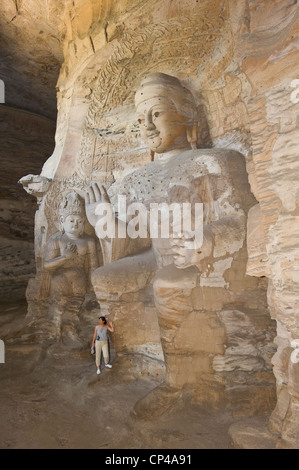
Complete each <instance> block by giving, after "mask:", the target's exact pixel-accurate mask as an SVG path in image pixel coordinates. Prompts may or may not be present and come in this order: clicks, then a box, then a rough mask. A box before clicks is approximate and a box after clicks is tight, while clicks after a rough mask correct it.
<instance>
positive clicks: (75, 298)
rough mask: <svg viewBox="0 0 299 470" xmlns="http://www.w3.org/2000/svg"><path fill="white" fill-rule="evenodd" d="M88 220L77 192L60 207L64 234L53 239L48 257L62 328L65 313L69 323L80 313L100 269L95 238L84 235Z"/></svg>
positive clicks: (52, 292) (47, 262)
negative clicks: (95, 272)
mask: <svg viewBox="0 0 299 470" xmlns="http://www.w3.org/2000/svg"><path fill="white" fill-rule="evenodd" d="M85 220H86V219H85V209H84V201H83V200H82V199H81V198H80V196H79V195H78V194H77V193H76V192H75V191H73V192H70V193H69V194H67V195H66V196H65V197H64V198H63V200H62V202H61V204H60V208H59V223H60V231H58V232H56V233H54V234H53V235H52V236H51V237H50V238H49V240H48V242H47V246H46V252H45V258H44V269H45V270H46V271H47V272H48V273H49V274H50V298H51V300H52V301H54V303H55V304H56V306H55V307H54V317H55V319H56V323H57V327H58V328H59V326H60V324H61V316H62V313H63V312H64V314H63V316H64V320H65V321H66V320H67V318H66V317H67V314H68V313H69V314H70V312H71V311H72V313H75V314H78V312H79V310H80V306H81V304H82V302H83V300H84V296H85V294H86V293H87V291H88V285H89V284H90V275H91V272H92V270H94V269H95V268H97V267H98V266H99V261H98V254H97V248H96V242H95V239H94V238H93V237H91V236H89V235H87V234H86V233H84V224H85ZM59 307H60V308H59ZM65 321H64V323H65Z"/></svg>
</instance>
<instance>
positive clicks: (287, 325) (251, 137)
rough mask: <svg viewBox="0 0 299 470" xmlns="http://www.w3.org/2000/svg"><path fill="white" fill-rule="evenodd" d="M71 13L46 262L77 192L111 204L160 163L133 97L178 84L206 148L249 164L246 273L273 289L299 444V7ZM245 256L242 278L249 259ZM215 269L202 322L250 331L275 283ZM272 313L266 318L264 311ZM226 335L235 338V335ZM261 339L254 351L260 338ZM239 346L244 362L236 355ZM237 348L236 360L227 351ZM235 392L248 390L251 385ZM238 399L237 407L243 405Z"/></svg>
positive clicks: (106, 6) (280, 410)
mask: <svg viewBox="0 0 299 470" xmlns="http://www.w3.org/2000/svg"><path fill="white" fill-rule="evenodd" d="M68 8H69V10H68V11H67V12H66V14H65V15H63V26H62V30H63V34H64V40H63V51H64V57H65V61H64V65H63V67H62V70H61V74H60V79H59V84H58V86H59V91H58V107H59V115H58V126H57V133H56V150H55V152H54V154H53V156H52V157H51V159H50V160H49V161H48V162H47V164H46V165H45V166H44V169H43V172H42V175H43V176H45V177H47V178H50V179H53V184H52V185H51V186H50V188H49V190H48V192H47V194H46V197H45V198H44V199H43V202H42V203H41V208H40V210H39V212H38V213H37V216H36V242H35V244H36V245H35V249H36V253H37V261H38V262H39V260H40V259H41V258H42V256H43V249H44V243H45V242H46V240H47V239H48V238H49V237H50V236H51V235H52V234H53V233H54V231H55V230H57V229H55V223H56V222H57V205H58V199H59V197H60V195H61V194H62V193H63V194H65V193H66V192H67V191H69V190H73V189H76V190H78V191H81V194H83V193H84V192H85V190H86V188H87V186H88V184H89V183H90V182H91V181H101V182H102V183H103V184H104V185H105V186H106V187H107V189H108V193H109V195H110V197H111V199H112V200H113V201H115V199H116V196H117V194H118V192H119V188H120V184H121V181H122V180H123V178H124V177H126V175H129V177H130V173H131V172H132V170H133V169H136V168H137V167H142V166H144V165H145V164H147V163H149V162H150V161H151V159H152V158H153V155H151V154H150V152H148V151H147V149H146V148H145V145H144V143H143V141H142V139H141V136H140V134H139V130H138V125H137V124H136V121H135V115H134V107H133V95H134V93H135V90H136V89H137V87H138V85H139V82H140V79H141V76H143V75H144V74H145V73H148V72H161V71H162V72H165V73H169V74H173V75H176V76H178V77H179V78H180V79H181V80H182V82H183V83H184V84H185V85H187V87H188V88H190V89H191V91H192V92H193V93H194V95H195V97H196V98H195V104H196V106H197V108H198V110H199V112H200V115H201V122H200V125H199V131H200V132H199V133H198V145H199V146H201V147H207V146H211V145H212V144H214V145H215V146H217V147H227V148H230V149H236V150H239V151H241V153H242V154H244V155H245V157H246V166H247V171H248V174H249V182H250V187H251V191H252V193H253V194H254V196H255V198H256V200H257V202H258V204H259V221H260V222H259V223H257V219H255V218H253V219H254V220H253V222H252V223H251V224H249V233H250V235H252V237H251V236H250V237H249V239H248V244H249V245H250V246H249V253H250V254H251V255H252V257H251V256H250V258H249V259H250V260H251V261H252V264H251V265H250V264H248V266H247V269H248V274H254V275H255V276H264V275H266V276H267V278H268V279H269V287H268V304H269V307H270V312H271V316H272V318H273V319H275V320H276V321H277V323H278V331H277V343H278V352H277V353H276V356H275V358H274V359H273V361H274V372H275V377H276V380H277V395H278V397H277V398H278V401H277V408H276V410H275V412H274V414H273V419H272V423H275V424H273V425H274V426H275V429H276V430H277V432H279V433H281V434H282V436H283V438H284V440H285V442H286V443H289V445H290V446H291V445H296V443H297V444H298V434H297V432H298V427H297V428H296V424H295V423H296V416H297V407H298V403H297V385H296V384H297V367H298V364H293V363H292V362H291V361H290V356H291V352H292V347H291V344H292V341H293V340H295V339H298V334H299V333H298V331H299V330H298V321H297V317H298V315H297V314H298V305H297V303H298V276H297V270H298V266H297V265H298V259H297V258H298V256H297V251H298V243H297V233H298V223H297V222H298V220H297V219H298V208H297V204H298V193H297V177H296V173H297V170H298V159H297V157H296V148H295V142H296V141H297V140H298V130H297V129H298V126H297V114H298V109H297V107H298V106H299V105H298V103H297V102H296V100H295V101H294V100H292V99H291V96H295V95H294V94H293V95H292V93H293V92H294V91H295V88H294V87H293V85H292V83H293V80H294V79H296V78H298V77H299V70H298V63H299V62H298V44H297V41H298V7H297V4H296V3H294V2H292V1H291V0H283V1H282V2H273V3H271V4H270V3H269V2H263V1H262V0H257V1H254V2H253V1H237V2H235V1H226V2H220V1H219V2H216V4H214V5H213V8H211V4H210V2H204V1H203V2H191V1H188V0H186V1H184V2H181V1H172V2H166V3H165V2H155V3H153V2H143V4H142V7H141V6H140V3H139V2H123V3H122V4H120V3H119V2H118V3H116V2H112V3H111V2H108V1H104V2H102V3H101V5H99V4H98V2H93V1H91V0H86V1H84V2H80V3H76V2H75V3H74V4H72V5H71V4H69V5H68ZM265 17H267V22H266V24H265ZM178 32H179V34H178ZM70 168H71V172H70ZM33 174H34V173H33ZM255 225H256V226H255ZM42 227H44V232H43V233H42V230H41V229H42ZM254 234H255V235H256V234H258V236H257V238H256V237H255V235H254ZM261 234H263V237H264V240H261ZM239 241H240V240H239ZM239 241H237V242H236V243H238V242H239ZM251 241H252V242H253V245H251ZM263 241H264V243H263ZM235 246H237V244H236V245H235ZM218 253H221V248H220V249H219V251H218ZM261 253H262V254H263V256H262V258H260V254H261ZM264 254H266V256H265V257H264ZM243 255H244V258H243V261H242V263H243V266H244V270H242V276H243V274H244V273H245V265H246V260H247V254H246V250H244V251H243ZM261 259H263V261H262V262H261ZM264 260H266V261H264ZM219 261H220V264H218V265H217V276H213V275H212V276H211V275H208V276H207V277H206V279H205V280H203V282H202V285H201V286H200V287H198V286H196V287H194V288H193V290H192V293H191V298H192V302H194V305H196V309H198V310H200V309H199V308H198V306H199V305H205V306H207V308H209V309H211V310H212V312H213V313H214V312H215V313H214V318H215V315H217V312H218V313H219V312H231V311H233V312H240V311H241V312H242V313H243V314H244V315H245V317H243V318H244V319H245V321H247V319H248V317H249V316H250V312H248V311H244V312H243V311H242V308H241V307H240V305H241V306H243V305H244V299H245V304H248V305H251V306H252V305H255V306H254V307H253V309H254V310H255V309H257V310H258V308H259V307H258V305H257V304H258V302H256V297H258V298H263V299H264V292H265V290H264V289H265V282H264V280H263V278H262V277H261V279H260V280H259V281H257V280H256V279H254V278H253V277H251V278H250V277H249V276H248V277H246V276H245V277H244V279H243V280H240V276H239V270H238V265H237V264H236V263H235V262H234V261H233V260H232V261H231V262H230V260H228V259H226V260H219ZM229 263H230V264H229ZM260 263H263V264H262V266H261V264H260ZM151 272H152V271H151ZM243 282H245V284H246V289H245V290H243V289H242V283H243ZM227 285H229V286H230V289H231V290H232V291H233V293H234V294H233V300H232V299H231V296H230V295H229V293H228V292H227V290H226V287H227ZM168 288H169V286H168ZM213 289H214V290H213ZM255 289H257V292H259V294H258V296H256V295H255ZM131 291H134V289H131ZM214 292H215V294H216V296H217V299H216V300H215V295H214ZM222 292H223V301H222V300H221V301H220V300H219V298H218V297H219V296H221V295H222V294H221V293H222ZM249 292H250V293H249ZM205 293H207V296H205ZM143 294H144V297H143V298H140V297H139V298H138V293H137V292H136V290H135V291H134V292H132V294H131V295H132V296H134V302H135V301H136V302H140V301H142V302H144V301H145V299H149V295H148V292H143ZM250 294H252V295H250ZM123 295H126V294H125V293H124V294H123ZM129 295H130V294H129ZM253 297H255V298H253ZM123 301H125V299H123ZM238 302H239V304H240V305H239V306H236V305H233V306H234V308H231V305H230V304H231V303H238ZM188 303H189V304H190V301H188ZM124 305H126V304H125V303H124ZM227 305H229V307H230V308H227ZM262 305H263V309H266V305H265V304H264V300H263V301H262ZM127 306H128V307H129V308H130V307H131V306H130V305H127ZM224 306H225V308H223V307H224ZM189 307H190V306H189ZM189 307H188V308H189ZM236 307H237V308H236ZM151 308H152V305H151ZM212 312H211V313H212ZM127 313H128V314H129V310H128V311H127ZM225 317H226V314H223V315H222V318H223V319H225ZM226 320H229V316H227V317H226ZM226 326H227V327H228V329H229V330H230V323H229V322H228V323H227V325H226ZM261 328H262V331H263V332H264V333H263V335H264V334H266V335H267V334H268V333H266V331H267V332H269V331H271V327H270V326H269V329H268V327H267V326H266V324H265V325H262V326H261ZM253 331H254V333H253V342H255V339H256V331H257V330H256V325H254V327H253ZM220 336H221V335H220ZM254 338H255V339H254ZM264 340H265V342H264V343H263V348H262V350H263V354H264V355H265V357H267V359H266V363H267V365H266V370H268V369H269V366H268V362H267V361H268V358H269V356H270V355H271V354H272V352H271V351H270V350H271V347H270V350H268V351H267V347H266V344H267V343H268V345H269V344H270V341H269V339H266V338H265V336H264V339H263V341H264ZM268 341H269V342H268ZM232 346H233V347H236V348H237V352H238V348H239V347H240V345H239V343H238V342H237V344H234V345H232ZM228 349H229V351H230V352H232V351H233V350H232V347H231V346H229V348H228ZM244 350H248V345H245V348H244ZM248 351H250V353H251V355H252V358H251V359H250V361H247V360H246V361H244V367H245V368H247V367H253V368H256V367H257V366H258V363H259V361H257V356H256V355H255V354H253V350H252V349H250V348H249V350H248ZM224 357H225V354H224ZM259 359H260V358H259ZM234 360H235V358H234V357H232V358H230V359H229V360H227V357H225V359H222V360H221V361H220V360H219V363H218V364H217V365H216V366H217V367H218V368H219V367H220V364H221V365H222V367H224V368H225V367H226V368H227V367H228V368H230V367H233V365H234ZM229 364H230V365H229ZM245 364H246V366H245ZM279 364H280V365H279ZM281 364H284V366H285V368H284V367H282V365H281ZM202 367H207V363H206V362H205V364H203V365H202ZM286 369H287V371H286ZM244 372H245V371H244ZM227 373H230V372H229V371H228V370H227ZM239 379H240V383H243V384H244V383H245V382H246V379H245V378H244V377H243V376H241V375H240V377H239ZM263 380H264V379H263ZM265 380H266V381H268V380H269V376H267V378H266V379H265ZM244 381H245V382H244ZM270 382H271V380H270ZM270 382H269V383H270ZM245 388H246V387H244V389H245ZM217 393H218V392H217ZM217 393H216V395H217ZM203 395H204V392H203ZM217 396H218V395H217ZM217 400H218V398H216V402H217ZM233 400H238V394H235V395H234V398H233ZM265 403H267V398H266V399H265ZM297 422H298V420H297ZM285 445H288V444H285Z"/></svg>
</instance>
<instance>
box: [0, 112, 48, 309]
mask: <svg viewBox="0 0 299 470" xmlns="http://www.w3.org/2000/svg"><path fill="white" fill-rule="evenodd" d="M0 128H1V132H0V140H1V146H0V166H1V170H0V172H1V190H0V250H1V251H0V253H1V255H0V257H1V272H0V284H1V301H3V302H6V301H16V300H21V299H24V298H25V290H26V287H27V284H28V279H29V278H30V277H32V276H34V274H35V256H34V214H35V211H36V210H37V204H36V199H35V198H33V197H29V196H28V197H24V190H23V188H22V186H21V185H20V184H18V180H19V179H20V178H21V177H22V176H23V175H24V168H26V170H27V171H29V172H31V173H33V174H36V173H39V172H40V171H41V166H42V165H41V161H45V160H46V159H47V158H48V157H49V155H51V152H52V151H53V147H54V133H55V123H54V122H53V121H50V120H48V119H46V118H44V117H42V116H39V115H36V114H33V113H29V112H25V111H22V110H20V109H16V108H10V107H8V106H4V105H3V106H0Z"/></svg>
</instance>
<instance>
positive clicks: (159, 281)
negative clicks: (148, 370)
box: [86, 73, 256, 416]
mask: <svg viewBox="0 0 299 470" xmlns="http://www.w3.org/2000/svg"><path fill="white" fill-rule="evenodd" d="M135 105H136V112H137V116H138V122H139V124H140V131H141V136H142V138H143V140H144V142H145V143H146V145H147V146H148V147H149V148H150V150H151V152H152V153H153V154H155V159H154V161H152V162H151V163H149V164H148V165H146V166H145V167H142V168H140V169H137V170H135V171H133V172H132V173H130V174H129V175H127V176H126V177H125V178H124V180H123V181H122V183H121V188H120V191H119V194H121V195H125V196H126V198H127V203H129V204H130V203H133V202H136V201H138V202H142V203H143V204H144V206H145V207H146V208H147V209H148V210H150V207H151V204H152V203H167V204H171V203H175V202H178V203H183V202H189V203H191V205H192V204H194V203H202V204H203V243H202V245H201V246H200V247H197V248H194V246H192V247H191V248H190V244H188V240H186V239H183V238H181V239H180V238H178V239H176V240H174V239H171V238H169V239H167V238H161V237H159V236H158V237H156V238H151V239H149V238H146V239H139V240H138V243H137V241H136V239H132V238H130V237H129V236H127V237H126V238H122V239H119V238H117V237H115V238H110V239H109V238H107V237H106V238H105V239H104V238H101V235H100V231H99V226H100V225H101V217H102V216H101V215H98V212H97V211H96V208H97V206H98V204H99V202H107V201H109V194H107V193H106V191H105V188H103V187H102V186H101V185H100V184H96V183H94V184H92V185H91V186H90V187H89V189H88V192H87V196H86V212H87V216H88V219H89V221H90V223H91V224H92V225H93V226H94V227H95V231H96V233H97V234H98V236H99V239H100V243H101V246H102V250H103V253H104V263H105V265H104V266H103V267H100V268H98V269H96V270H95V271H94V272H93V274H92V282H93V286H94V289H95V293H96V295H97V299H98V300H99V301H100V302H101V304H102V305H104V304H106V305H107V308H108V309H110V310H111V311H112V310H113V307H112V304H113V302H120V303H121V302H122V299H124V302H126V301H128V299H127V297H125V295H126V294H128V293H132V294H133V293H136V292H137V291H139V290H140V289H142V288H144V287H145V286H149V285H150V286H152V287H153V296H154V301H155V306H156V309H157V313H158V323H159V327H160V334H161V344H162V349H163V353H164V359H165V364H166V378H165V386H166V389H167V390H168V392H169V390H170V389H172V390H173V394H172V393H170V392H169V393H170V395H169V393H168V392H167V393H166V392H165V390H166V389H165V388H164V393H163V396H164V399H163V400H164V401H165V403H164V405H165V406H168V405H167V403H168V402H172V399H173V398H175V397H177V396H178V395H177V391H178V390H181V389H183V388H186V387H192V388H193V389H195V390H196V391H195V395H196V398H198V400H199V401H207V402H209V403H213V404H216V403H218V402H221V401H223V400H225V399H227V397H226V398H225V389H226V378H227V377H228V376H227V374H226V373H227V371H228V370H229V369H228V368H227V369H225V366H223V374H222V375H221V370H219V368H220V366H218V369H217V371H216V370H215V368H214V365H213V364H214V359H215V357H218V356H219V357H221V358H222V357H224V356H225V354H226V349H225V347H226V346H227V342H228V334H227V331H226V325H225V322H226V318H228V316H227V315H226V314H225V313H223V314H221V312H224V311H225V309H224V306H225V305H230V307H227V308H228V310H229V311H231V310H233V309H234V308H237V306H239V308H240V305H242V304H244V303H246V300H244V301H242V296H243V294H244V292H245V291H246V290H248V289H249V290H250V289H251V290H254V289H255V288H256V284H255V280H253V281H248V278H246V276H245V269H246V260H247V254H246V218H247V212H248V210H249V208H250V207H251V206H252V205H253V204H254V202H255V200H254V197H253V196H252V194H251V192H250V189H249V185H248V181H247V174H246V169H245V162H244V158H243V156H242V155H241V154H239V153H238V152H236V151H233V150H228V149H214V148H213V149H197V148H196V140H197V131H196V130H197V110H196V106H195V100H194V97H193V96H192V94H191V92H190V91H189V90H187V89H186V88H185V87H183V86H182V85H181V83H180V81H179V80H178V79H177V78H175V77H172V76H169V75H166V74H163V73H153V74H149V75H147V76H146V77H145V78H144V79H143V80H142V82H141V85H140V87H139V88H138V90H137V92H136V95H135ZM190 147H191V148H190ZM111 217H116V216H113V215H112V216H111ZM124 223H125V222H124V221H123V220H121V218H120V217H119V218H118V219H116V225H117V226H119V225H123V224H124ZM116 233H117V231H116ZM149 242H150V245H151V246H150V247H149ZM246 298H248V296H246V295H244V299H246ZM122 312H123V314H125V313H124V312H125V309H123V310H122ZM127 315H128V318H129V315H130V313H129V312H128V313H127ZM244 315H245V314H244ZM118 318H120V317H119V314H118ZM231 318H232V315H230V316H229V321H230V320H231ZM242 318H243V317H242ZM115 322H116V323H117V321H116V320H115ZM129 334H130V332H128V337H127V338H128V341H129V340H130V338H129ZM123 335H125V333H124V332H123ZM125 343H126V341H125V340H123V344H125ZM225 361H226V358H225V360H223V362H224V363H225V364H226V362H225ZM220 362H221V361H220ZM253 375H254V374H253ZM230 380H231V379H230ZM169 387H170V388H169ZM159 393H160V392H159V390H158V389H157V391H154V392H153V393H152V397H153V398H152V399H148V400H149V402H151V403H153V402H156V404H157V403H158V402H159V401H160V402H161V395H159ZM252 396H254V394H253V395H252ZM146 400H147V399H145V400H143V402H142V407H141V408H142V409H143V411H144V409H145V408H144V407H145V405H146ZM163 400H162V401H163ZM164 405H163V406H164ZM137 409H138V406H137V407H136V410H137ZM159 412H160V410H159V409H158V408H157V413H159ZM149 415H151V416H153V415H154V414H153V409H152V407H151V406H150V411H149Z"/></svg>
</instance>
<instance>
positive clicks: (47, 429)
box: [0, 304, 275, 449]
mask: <svg viewBox="0 0 299 470" xmlns="http://www.w3.org/2000/svg"><path fill="white" fill-rule="evenodd" d="M1 312H2V313H1V315H0V338H5V337H7V335H12V334H14V332H17V331H18V330H19V328H20V325H21V324H22V321H23V319H24V317H25V314H26V305H25V304H18V305H13V304H10V305H5V306H2V310H1ZM5 346H6V357H5V359H6V362H5V364H0V395H1V400H0V448H1V449H4V448H10V449H16V448H18V449H37V448H38V449H60V448H65V449H91V448H96V449H228V448H230V447H231V446H232V443H231V439H232V435H233V434H234V433H233V434H232V433H230V432H229V428H230V426H231V425H233V426H235V427H236V426H238V424H239V423H240V422H241V421H242V420H241V419H240V418H239V419H233V418H232V417H231V416H230V415H229V414H228V413H227V412H225V411H221V412H215V411H213V412H212V411H210V410H208V409H203V408H201V407H200V406H198V405H191V404H190V402H188V400H184V399H181V400H178V401H177V402H175V403H174V404H173V405H172V406H170V407H169V408H168V409H167V412H165V413H161V414H160V415H159V416H158V417H155V418H150V417H149V416H148V415H147V416H142V413H141V414H138V415H136V414H135V413H134V412H133V409H134V406H135V404H136V403H137V401H138V400H140V399H142V398H143V397H145V396H146V395H147V394H148V393H149V392H150V391H151V390H152V389H154V388H155V387H157V386H158V385H159V382H157V380H154V379H153V378H151V377H142V378H136V377H134V376H132V375H130V374H129V373H128V372H127V371H126V370H124V369H123V367H121V365H120V362H119V361H118V359H117V358H116V359H115V360H114V362H113V368H112V369H111V370H108V369H105V370H103V371H102V373H101V375H100V376H97V374H96V367H95V364H94V356H91V355H90V353H89V350H87V351H83V352H82V351H81V352H79V351H77V352H71V351H67V350H65V349H64V350H62V349H59V348H58V347H55V348H52V349H51V348H50V349H49V350H48V351H45V350H42V349H41V348H40V347H39V345H38V344H31V343H28V344H20V345H18V344H15V343H14V344H13V345H10V344H9V342H8V344H5ZM252 420H255V421H254V423H255V424H256V422H257V421H256V420H258V421H259V424H260V426H264V424H265V423H266V421H267V417H259V418H250V419H249V425H250V423H251V422H253V421H252ZM232 429H234V428H232ZM235 429H237V428H235ZM237 434H238V435H239V436H241V434H240V433H237ZM244 442H245V444H244ZM246 443H247V444H246ZM246 445H247V448H248V445H249V448H250V439H249V438H248V439H247V438H246V433H245V437H244V433H243V434H242V436H241V437H240V438H239V440H238V442H235V447H239V448H240V447H241V448H244V447H245V448H246ZM261 446H262V448H263V446H265V448H274V447H275V446H274V442H272V441H263V442H262V441H261Z"/></svg>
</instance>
